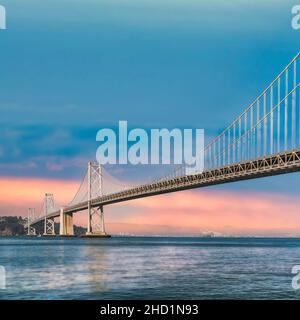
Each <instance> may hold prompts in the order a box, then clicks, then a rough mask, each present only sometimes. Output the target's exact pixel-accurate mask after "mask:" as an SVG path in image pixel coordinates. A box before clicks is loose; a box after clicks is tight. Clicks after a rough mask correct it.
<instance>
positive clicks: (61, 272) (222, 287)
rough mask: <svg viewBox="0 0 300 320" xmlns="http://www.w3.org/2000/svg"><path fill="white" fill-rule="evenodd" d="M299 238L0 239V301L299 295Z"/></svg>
mask: <svg viewBox="0 0 300 320" xmlns="http://www.w3.org/2000/svg"><path fill="white" fill-rule="evenodd" d="M296 264H300V239H261V238H260V239H258V238H212V239H203V238H163V237H154V238H146V237H122V238H121V237H116V238H111V239H78V238H73V239H59V238H56V239H49V238H48V239H45V238H34V239H33V238H0V265H2V266H4V267H5V268H6V273H7V288H6V290H0V299H243V298H248V299H267V298H268V299H299V298H300V290H294V289H293V288H292V286H291V281H292V276H293V275H292V274H291V269H292V267H293V266H294V265H296Z"/></svg>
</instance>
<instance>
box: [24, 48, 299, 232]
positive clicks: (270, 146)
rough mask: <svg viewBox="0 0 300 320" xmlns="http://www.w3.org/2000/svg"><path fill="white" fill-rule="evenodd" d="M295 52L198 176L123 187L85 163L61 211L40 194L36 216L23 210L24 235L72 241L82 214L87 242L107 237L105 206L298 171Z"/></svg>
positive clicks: (211, 146) (178, 173) (179, 172)
mask: <svg viewBox="0 0 300 320" xmlns="http://www.w3.org/2000/svg"><path fill="white" fill-rule="evenodd" d="M299 61H300V52H299V53H298V54H297V56H296V57H295V58H294V59H292V61H291V62H290V63H289V64H288V65H287V66H286V67H285V68H284V69H283V70H282V72H280V73H279V75H278V76H277V77H276V78H275V79H274V80H273V81H272V82H271V83H270V85H269V86H268V87H267V88H266V89H265V90H264V91H263V92H262V93H261V94H260V95H259V96H258V97H257V98H256V99H255V100H254V101H253V102H252V103H251V104H250V105H249V106H248V107H247V108H246V109H245V110H244V111H243V113H241V114H240V115H239V116H238V117H237V118H236V119H235V120H234V121H233V122H232V123H231V124H230V125H229V126H228V127H227V128H226V129H225V130H224V131H222V132H221V133H220V134H219V135H218V136H217V137H216V138H215V139H213V140H212V141H211V142H209V143H208V144H207V145H206V146H205V149H204V170H203V172H194V173H191V172H190V171H189V170H188V168H187V167H186V166H185V165H182V166H180V167H177V168H176V169H175V170H174V172H172V173H171V174H170V175H168V176H164V177H162V178H160V179H156V180H155V181H151V182H148V183H145V184H137V185H134V184H128V183H126V184H124V183H122V182H120V181H118V180H117V179H116V178H115V177H113V176H112V175H110V174H109V172H107V171H106V170H105V168H103V167H102V166H100V165H98V164H96V163H91V162H90V163H89V164H88V168H87V171H86V174H85V176H84V178H83V179H82V182H81V185H80V187H79V189H78V191H77V193H76V195H75V196H74V199H73V200H72V201H71V202H70V203H69V204H68V205H66V206H64V207H61V206H59V205H57V204H56V203H55V201H54V197H53V194H49V193H47V194H45V198H44V202H43V208H42V211H41V213H40V214H39V215H38V216H37V215H36V213H35V209H34V208H30V209H29V210H28V225H27V229H28V235H35V234H36V225H38V224H39V223H42V224H43V229H44V235H55V228H54V227H55V223H54V219H55V218H59V224H60V228H59V234H60V235H61V236H72V235H74V230H73V229H74V228H73V215H74V214H75V213H77V212H80V211H87V233H86V235H87V236H100V237H105V236H107V234H106V232H105V224H104V210H103V208H104V206H107V205H110V204H113V203H118V202H122V201H129V200H133V199H138V198H143V197H149V196H154V195H158V194H164V193H170V192H175V191H180V190H187V189H192V188H199V187H205V186H209V185H216V184H221V183H228V182H234V181H239V180H246V179H255V178H259V177H265V176H272V175H278V174H285V173H290V172H295V171H299V170H300V82H299V70H300V66H299Z"/></svg>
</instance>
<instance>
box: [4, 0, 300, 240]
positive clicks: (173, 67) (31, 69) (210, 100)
mask: <svg viewBox="0 0 300 320" xmlns="http://www.w3.org/2000/svg"><path fill="white" fill-rule="evenodd" d="M0 4H1V5H4V6H5V8H6V11H7V30H0V63H1V68H0V215H26V210H27V208H28V207H29V206H36V207H37V208H39V207H40V206H41V202H42V199H43V194H44V193H45V192H53V193H54V194H55V198H56V200H57V202H59V203H61V204H62V205H63V204H65V203H68V201H70V200H71V199H72V196H73V195H74V193H75V192H76V190H77V188H78V185H79V183H80V180H81V178H82V176H83V174H84V172H85V169H86V164H87V162H88V161H89V160H95V154H96V149H97V146H98V145H97V142H96V140H95V137H96V133H97V131H98V130H99V129H101V128H104V127H111V128H115V127H116V126H117V124H118V121H119V120H127V121H128V123H129V126H130V127H133V128H134V127H140V128H146V129H149V128H164V127H166V128H175V127H180V128H204V129H205V135H206V141H209V140H210V139H212V137H214V136H216V135H217V134H218V133H220V132H221V131H222V129H224V128H225V127H226V126H227V125H228V124H230V123H231V121H232V120H233V119H234V118H235V117H237V116H238V115H239V114H240V113H241V112H242V111H243V110H244V109H245V108H246V107H247V106H248V105H249V104H250V103H251V102H252V101H253V100H254V99H255V98H256V97H257V96H258V94H259V93H260V92H261V91H262V90H263V89H264V88H265V87H267V85H268V84H269V83H270V82H271V81H272V80H273V78H275V76H276V75H277V74H278V73H279V72H280V71H281V70H282V69H283V68H284V67H285V65H286V64H287V63H288V62H289V61H290V60H291V59H292V58H293V57H294V56H295V55H296V54H297V53H298V52H299V43H300V41H299V39H300V30H299V31H296V30H293V29H292V28H291V19H292V15H291V8H292V6H293V5H295V4H296V3H295V1H289V0H287V1H279V0H278V1H277V0H265V1H257V0H255V1H246V0H244V1H243V0H235V1H234V0H228V1H226V2H225V1H221V0H212V1H207V0H203V1H201V0H185V1H183V0H173V1H171V0H159V1H158V0H151V1H150V0H84V1H83V0H52V1H49V0H44V1H38V0H27V1H22V0H0ZM118 169H119V168H112V171H113V172H115V174H118V178H120V179H126V180H127V179H130V178H132V179H133V178H134V177H136V176H138V175H139V174H141V175H142V174H143V173H142V172H141V170H140V168H138V167H135V168H122V170H118ZM156 169H157V168H156ZM147 174H148V175H150V173H149V172H147ZM299 201H300V200H299V174H297V173H296V174H289V175H283V176H277V177H272V178H264V179H255V180H251V181H244V182H238V183H232V184H226V185H221V186H216V187H209V188H206V189H198V190H193V191H185V192H179V193H175V194H172V195H164V196H159V197H151V198H148V199H142V200H137V201H132V202H128V203H122V204H119V205H113V206H110V207H107V208H106V209H105V210H106V211H105V212H106V222H107V228H108V229H109V230H111V232H114V233H118V232H128V233H141V234H143V233H145V234H172V235H173V234H198V233H200V232H203V231H215V232H218V233H225V234H239V235H240V234H241V235H249V234H250V235H300V203H299ZM174 215H176V216H175V217H176V218H175V219H174ZM76 219H77V222H78V223H80V224H83V225H84V224H85V220H86V216H85V214H84V213H82V214H81V215H80V216H78V217H76Z"/></svg>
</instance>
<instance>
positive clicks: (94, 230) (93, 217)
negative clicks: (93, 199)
mask: <svg viewBox="0 0 300 320" xmlns="http://www.w3.org/2000/svg"><path fill="white" fill-rule="evenodd" d="M84 237H90V238H93V237H99V238H110V235H108V234H107V233H106V232H105V224H104V211H103V206H100V207H96V208H92V207H91V205H90V203H89V205H88V228H87V232H86V234H85V236H84Z"/></svg>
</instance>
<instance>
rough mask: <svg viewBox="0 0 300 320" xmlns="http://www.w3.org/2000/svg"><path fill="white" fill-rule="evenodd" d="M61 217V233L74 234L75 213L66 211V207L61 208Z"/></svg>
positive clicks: (62, 234) (64, 234)
mask: <svg viewBox="0 0 300 320" xmlns="http://www.w3.org/2000/svg"><path fill="white" fill-rule="evenodd" d="M59 218H60V219H59V222H60V224H59V235H60V236H74V225H73V213H64V209H60V216H59Z"/></svg>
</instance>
